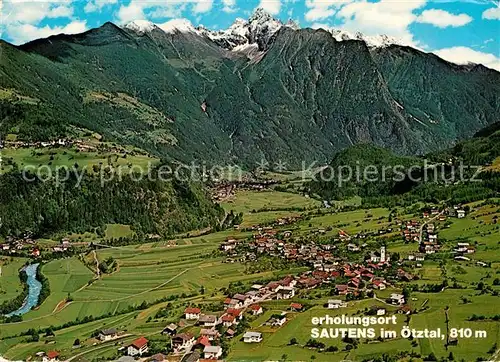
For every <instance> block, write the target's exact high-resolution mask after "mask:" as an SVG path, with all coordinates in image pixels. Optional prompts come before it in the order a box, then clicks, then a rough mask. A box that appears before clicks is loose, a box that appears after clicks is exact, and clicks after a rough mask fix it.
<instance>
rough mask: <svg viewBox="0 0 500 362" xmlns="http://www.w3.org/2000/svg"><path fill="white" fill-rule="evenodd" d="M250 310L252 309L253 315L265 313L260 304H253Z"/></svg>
mask: <svg viewBox="0 0 500 362" xmlns="http://www.w3.org/2000/svg"><path fill="white" fill-rule="evenodd" d="M250 310H251V311H252V314H253V315H259V314H262V313H263V310H262V307H261V306H260V305H258V304H252V305H251V306H250Z"/></svg>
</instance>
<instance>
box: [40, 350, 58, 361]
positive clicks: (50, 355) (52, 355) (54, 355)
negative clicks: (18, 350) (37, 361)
mask: <svg viewBox="0 0 500 362" xmlns="http://www.w3.org/2000/svg"><path fill="white" fill-rule="evenodd" d="M58 358H59V352H57V351H48V352H47V353H46V354H45V356H44V357H43V359H42V360H43V362H57V361H59V359H58Z"/></svg>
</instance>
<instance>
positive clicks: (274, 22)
mask: <svg viewBox="0 0 500 362" xmlns="http://www.w3.org/2000/svg"><path fill="white" fill-rule="evenodd" d="M125 27H126V28H127V29H130V30H133V31H135V32H136V33H138V34H139V35H142V34H144V33H147V32H151V31H153V30H154V29H161V30H163V31H164V32H166V33H170V34H175V33H195V34H198V35H200V36H205V37H207V38H209V39H211V40H212V41H213V42H215V43H216V44H218V45H219V46H221V47H223V48H225V49H228V50H234V51H240V50H241V49H249V48H251V49H253V50H260V51H262V50H264V49H266V48H267V46H268V44H269V41H270V39H271V38H272V37H273V35H274V34H275V33H276V32H278V31H279V30H280V29H281V28H283V27H286V28H290V29H293V30H299V29H300V26H299V25H298V24H297V23H295V22H294V21H293V20H289V21H288V22H287V23H286V24H283V23H282V22H281V21H280V20H278V19H275V18H274V17H273V16H272V15H271V14H269V13H268V12H266V11H265V10H264V9H262V8H258V9H256V10H255V12H254V13H253V15H252V16H251V17H250V18H249V19H248V20H245V19H241V18H237V19H236V20H235V21H234V23H233V24H232V25H231V26H230V27H229V28H228V29H226V30H220V31H213V30H209V29H206V28H204V27H203V26H198V27H197V28H195V27H194V26H193V24H191V22H190V21H189V20H187V19H173V20H170V21H167V22H165V23H163V24H154V23H152V22H150V21H147V20H135V21H132V22H131V23H128V24H127V25H126V26H125ZM324 30H326V31H328V32H329V33H330V34H332V36H333V37H334V38H335V39H336V40H337V41H344V40H360V41H364V42H365V43H366V45H367V46H368V47H371V48H380V47H387V46H389V45H392V44H396V45H410V46H411V44H408V43H405V42H404V41H402V40H401V39H397V38H395V37H391V36H387V35H375V36H367V35H364V34H362V33H360V32H356V33H351V32H349V31H346V30H343V29H335V28H324Z"/></svg>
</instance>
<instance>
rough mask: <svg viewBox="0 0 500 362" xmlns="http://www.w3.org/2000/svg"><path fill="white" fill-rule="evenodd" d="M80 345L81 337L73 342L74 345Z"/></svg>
mask: <svg viewBox="0 0 500 362" xmlns="http://www.w3.org/2000/svg"><path fill="white" fill-rule="evenodd" d="M79 345H80V339H78V338H77V339H75V341H74V342H73V346H79Z"/></svg>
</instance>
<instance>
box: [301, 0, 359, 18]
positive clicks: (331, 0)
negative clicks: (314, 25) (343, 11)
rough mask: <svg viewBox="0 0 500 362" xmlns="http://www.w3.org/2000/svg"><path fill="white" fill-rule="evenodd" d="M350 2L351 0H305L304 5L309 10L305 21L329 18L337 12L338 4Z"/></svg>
mask: <svg viewBox="0 0 500 362" xmlns="http://www.w3.org/2000/svg"><path fill="white" fill-rule="evenodd" d="M350 2H352V0H306V7H307V8H308V9H309V10H308V11H307V13H306V15H305V18H306V20H307V21H316V20H322V19H326V18H329V17H330V16H332V15H334V14H335V13H336V12H337V10H338V9H339V8H340V6H342V5H345V4H348V3H350Z"/></svg>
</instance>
